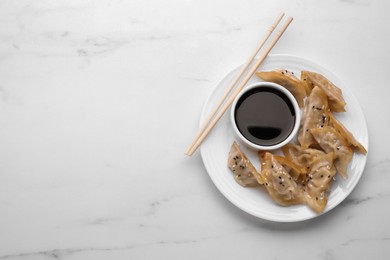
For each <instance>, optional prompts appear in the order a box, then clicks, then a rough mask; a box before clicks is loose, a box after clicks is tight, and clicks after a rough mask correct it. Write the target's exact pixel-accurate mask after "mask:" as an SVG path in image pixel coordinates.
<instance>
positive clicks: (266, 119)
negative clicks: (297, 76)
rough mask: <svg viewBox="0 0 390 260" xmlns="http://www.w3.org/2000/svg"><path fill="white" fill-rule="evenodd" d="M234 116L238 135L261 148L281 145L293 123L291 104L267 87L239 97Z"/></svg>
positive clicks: (279, 93)
mask: <svg viewBox="0 0 390 260" xmlns="http://www.w3.org/2000/svg"><path fill="white" fill-rule="evenodd" d="M234 116H235V120H236V124H237V128H238V130H239V131H240V132H241V134H242V135H243V136H244V137H246V138H247V139H248V140H249V141H251V142H252V143H255V144H258V145H263V146H270V145H275V144H278V143H280V142H282V141H283V140H284V139H286V138H287V137H288V136H289V134H290V133H291V132H292V130H293V128H294V123H295V112H294V107H293V104H292V103H291V101H290V100H289V99H288V98H287V97H286V96H285V94H284V93H282V92H281V91H279V90H277V89H274V88H269V87H262V88H254V89H252V90H250V91H248V92H247V93H245V94H244V95H243V96H241V98H240V99H239V100H238V102H237V105H236V110H235V113H234Z"/></svg>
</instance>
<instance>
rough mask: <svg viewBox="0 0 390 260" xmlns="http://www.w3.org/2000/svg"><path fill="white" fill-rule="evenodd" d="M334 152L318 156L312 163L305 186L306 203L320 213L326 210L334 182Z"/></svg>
mask: <svg viewBox="0 0 390 260" xmlns="http://www.w3.org/2000/svg"><path fill="white" fill-rule="evenodd" d="M333 159H334V153H333V152H331V153H328V154H325V155H322V156H319V157H317V159H316V160H314V161H313V162H312V163H311V166H310V172H309V173H308V174H307V181H306V185H305V188H304V194H305V198H306V203H307V204H308V205H309V207H310V208H312V209H313V210H315V211H316V212H318V213H321V212H323V211H324V209H325V206H326V204H327V202H328V191H329V190H330V187H331V185H332V182H333V176H334V175H335V174H336V169H335V167H334V165H333Z"/></svg>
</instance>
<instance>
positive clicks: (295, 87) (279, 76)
mask: <svg viewBox="0 0 390 260" xmlns="http://www.w3.org/2000/svg"><path fill="white" fill-rule="evenodd" d="M256 75H257V76H258V77H260V78H261V79H262V80H265V81H270V82H274V83H276V84H279V85H281V86H283V87H285V88H286V89H287V90H288V91H290V92H291V94H293V96H294V97H295V99H296V100H297V102H298V106H299V107H303V99H304V98H305V97H306V90H305V87H304V84H303V83H302V81H301V80H299V79H298V78H297V77H295V75H294V73H293V72H290V71H288V70H285V69H277V70H273V71H261V72H256Z"/></svg>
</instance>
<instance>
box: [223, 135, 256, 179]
mask: <svg viewBox="0 0 390 260" xmlns="http://www.w3.org/2000/svg"><path fill="white" fill-rule="evenodd" d="M228 167H229V169H230V170H231V171H232V172H233V174H234V179H235V180H236V182H237V183H238V184H240V185H241V186H244V187H246V186H256V185H259V184H262V183H263V181H262V178H261V176H260V174H259V173H258V172H257V170H256V168H255V167H254V166H253V164H252V163H251V162H250V161H249V160H248V158H247V157H246V155H245V154H244V152H243V151H242V150H241V149H240V147H239V146H238V144H237V143H236V142H233V144H232V147H231V149H230V152H229V157H228Z"/></svg>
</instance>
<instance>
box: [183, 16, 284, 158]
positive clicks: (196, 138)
mask: <svg viewBox="0 0 390 260" xmlns="http://www.w3.org/2000/svg"><path fill="white" fill-rule="evenodd" d="M283 16H284V13H281V14H279V16H278V17H277V18H276V20H275V22H274V23H273V24H272V25H271V26H270V27H269V29H268V31H267V32H266V34H265V35H264V37H263V38H262V39H261V41H260V42H259V44H258V45H257V47H256V49H255V50H254V51H253V53H252V54H251V56H250V57H249V58H248V60H247V61H246V63H245V64H244V66H243V67H242V68H241V70H240V71H239V72H238V73H237V75H236V77H235V78H234V79H233V81H232V83H231V84H230V85H229V87H228V88H227V89H226V91H225V93H224V94H223V96H222V98H221V99H220V100H219V102H218V104H217V106H216V107H215V108H214V110H213V111H212V112H211V113H210V115H209V117H208V118H207V119H206V120H205V122H204V123H203V125H202V127H201V129H200V130H199V132H198V134H197V135H196V137H195V138H194V140H193V141H192V143H191V144H190V145H189V146H188V148H187V151H186V154H187V155H189V152H190V151H191V150H192V148H193V147H194V145H195V143H196V141H197V140H198V139H199V137H200V136H201V135H202V134H203V132H204V131H205V130H206V127H207V125H208V124H210V121H211V119H212V118H213V117H214V116H215V114H216V113H217V111H218V110H219V109H220V108H221V106H222V104H223V102H224V101H225V100H226V98H227V96H228V95H229V93H230V92H231V91H232V89H233V88H234V86H236V84H237V82H238V81H239V79H240V78H241V77H242V75H243V74H244V72H245V71H246V70H247V69H248V67H249V65H250V64H251V63H252V61H253V59H254V58H255V57H256V55H257V53H258V52H259V51H260V49H261V48H262V47H263V45H264V43H265V42H266V41H267V40H268V38H269V36H270V35H271V34H272V32H273V31H274V30H275V28H276V27H277V26H278V24H279V23H280V21H281V20H282V18H283Z"/></svg>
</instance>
